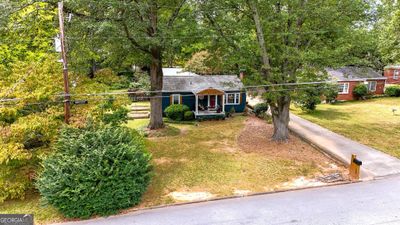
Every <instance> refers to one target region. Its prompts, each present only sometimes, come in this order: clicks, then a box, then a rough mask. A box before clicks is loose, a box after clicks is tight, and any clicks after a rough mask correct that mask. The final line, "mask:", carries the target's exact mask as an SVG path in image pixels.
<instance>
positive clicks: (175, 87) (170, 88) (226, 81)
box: [163, 75, 244, 93]
mask: <svg viewBox="0 0 400 225" xmlns="http://www.w3.org/2000/svg"><path fill="white" fill-rule="evenodd" d="M163 79H164V80H163V81H164V83H163V92H193V93H198V92H200V91H202V90H205V89H217V90H221V91H238V90H241V89H242V88H243V87H244V86H243V83H242V82H241V81H240V79H239V78H238V76H236V75H204V76H198V75H197V76H165V77H164V78H163Z"/></svg>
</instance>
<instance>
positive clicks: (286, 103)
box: [270, 95, 290, 142]
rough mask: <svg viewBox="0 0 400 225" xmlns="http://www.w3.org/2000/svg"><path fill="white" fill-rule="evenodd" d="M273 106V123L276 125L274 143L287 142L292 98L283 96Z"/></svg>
mask: <svg viewBox="0 0 400 225" xmlns="http://www.w3.org/2000/svg"><path fill="white" fill-rule="evenodd" d="M270 105H271V114H272V121H273V123H274V134H273V135H272V139H273V140H274V141H279V142H282V141H287V140H288V139H289V121H290V116H289V115H290V113H289V107H290V96H288V95H286V96H281V97H279V98H278V99H277V100H276V103H275V104H270Z"/></svg>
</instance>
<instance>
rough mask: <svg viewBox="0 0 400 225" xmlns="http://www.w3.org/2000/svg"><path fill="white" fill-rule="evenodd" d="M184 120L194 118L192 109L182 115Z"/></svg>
mask: <svg viewBox="0 0 400 225" xmlns="http://www.w3.org/2000/svg"><path fill="white" fill-rule="evenodd" d="M183 116H184V119H185V120H186V121H190V120H193V119H194V113H193V112H192V111H186V112H185V114H184V115H183Z"/></svg>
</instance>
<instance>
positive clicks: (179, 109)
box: [164, 104, 190, 121]
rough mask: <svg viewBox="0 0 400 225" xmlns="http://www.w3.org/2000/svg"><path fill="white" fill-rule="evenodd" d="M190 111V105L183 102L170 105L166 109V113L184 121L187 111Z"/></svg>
mask: <svg viewBox="0 0 400 225" xmlns="http://www.w3.org/2000/svg"><path fill="white" fill-rule="evenodd" d="M187 111H190V108H189V106H187V105H182V104H174V105H170V106H168V107H167V108H166V109H165V111H164V112H165V115H166V116H167V117H168V118H169V119H171V120H176V121H182V120H184V118H185V112H187Z"/></svg>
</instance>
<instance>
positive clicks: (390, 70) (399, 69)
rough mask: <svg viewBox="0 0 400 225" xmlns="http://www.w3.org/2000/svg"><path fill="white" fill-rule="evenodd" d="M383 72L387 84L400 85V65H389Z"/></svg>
mask: <svg viewBox="0 0 400 225" xmlns="http://www.w3.org/2000/svg"><path fill="white" fill-rule="evenodd" d="M384 70H385V72H384V76H385V77H386V78H387V80H386V83H387V84H400V65H389V66H386V67H385V69H384Z"/></svg>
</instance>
